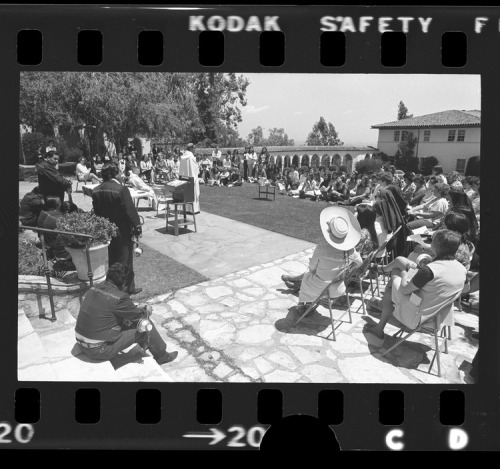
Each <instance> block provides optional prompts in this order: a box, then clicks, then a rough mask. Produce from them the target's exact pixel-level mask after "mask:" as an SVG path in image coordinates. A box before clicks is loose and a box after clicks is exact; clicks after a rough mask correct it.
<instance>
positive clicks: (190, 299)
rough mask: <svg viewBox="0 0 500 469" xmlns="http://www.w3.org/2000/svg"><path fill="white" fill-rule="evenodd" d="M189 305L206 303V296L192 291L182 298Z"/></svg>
mask: <svg viewBox="0 0 500 469" xmlns="http://www.w3.org/2000/svg"><path fill="white" fill-rule="evenodd" d="M182 300H183V302H184V303H186V304H187V305H189V306H202V305H206V304H207V303H208V301H207V297H206V296H205V295H203V294H202V293H192V294H191V295H189V296H186V297H185V298H183V299H182Z"/></svg>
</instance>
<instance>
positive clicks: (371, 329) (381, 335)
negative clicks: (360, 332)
mask: <svg viewBox="0 0 500 469" xmlns="http://www.w3.org/2000/svg"><path fill="white" fill-rule="evenodd" d="M376 327H377V325H376V324H372V323H370V322H368V323H366V324H365V329H366V332H369V333H370V334H373V335H374V336H375V337H377V338H378V339H381V340H384V338H385V334H384V333H383V332H377V331H375V328H376Z"/></svg>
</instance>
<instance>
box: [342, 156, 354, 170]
mask: <svg viewBox="0 0 500 469" xmlns="http://www.w3.org/2000/svg"><path fill="white" fill-rule="evenodd" d="M344 158H345V159H344V164H345V166H347V172H348V173H351V172H352V156H351V155H350V154H349V153H347V155H345V157H344Z"/></svg>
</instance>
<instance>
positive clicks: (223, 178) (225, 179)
mask: <svg viewBox="0 0 500 469" xmlns="http://www.w3.org/2000/svg"><path fill="white" fill-rule="evenodd" d="M230 176H231V172H230V171H229V168H223V169H222V171H221V172H220V178H219V182H220V185H221V186H227V185H228V184H229V177H230Z"/></svg>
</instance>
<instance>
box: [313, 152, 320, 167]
mask: <svg viewBox="0 0 500 469" xmlns="http://www.w3.org/2000/svg"><path fill="white" fill-rule="evenodd" d="M319 165H320V161H319V156H318V155H316V154H314V155H313V156H312V158H311V166H318V167H319Z"/></svg>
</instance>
